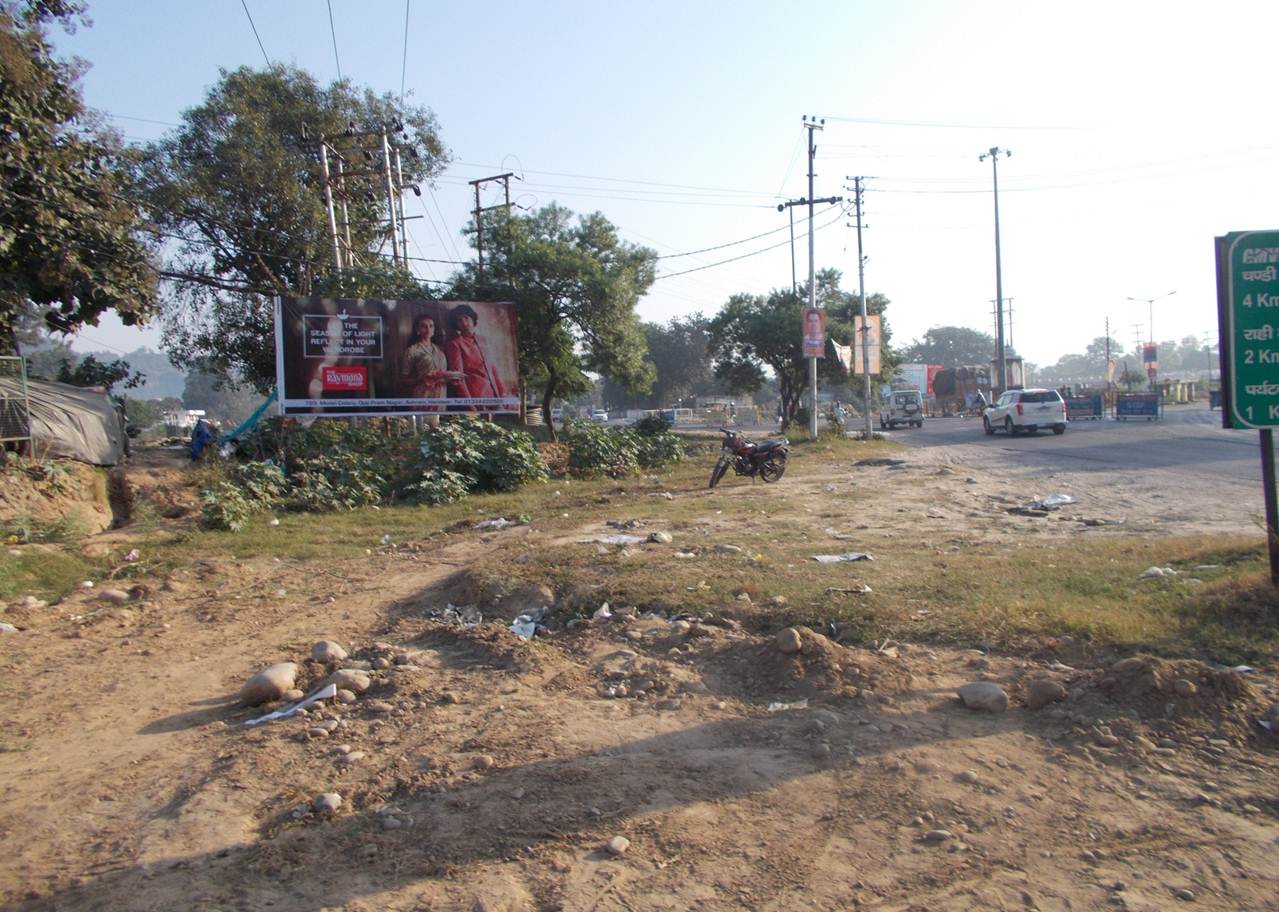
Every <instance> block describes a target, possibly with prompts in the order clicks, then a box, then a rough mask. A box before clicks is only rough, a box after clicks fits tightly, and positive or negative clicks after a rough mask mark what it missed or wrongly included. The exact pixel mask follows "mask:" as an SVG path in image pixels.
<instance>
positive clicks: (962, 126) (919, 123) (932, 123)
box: [825, 114, 1081, 130]
mask: <svg viewBox="0 0 1279 912" xmlns="http://www.w3.org/2000/svg"><path fill="white" fill-rule="evenodd" d="M825 119H826V120H837V121H840V122H841V123H859V124H878V125H879V126H886V127H937V128H943V129H958V130H1078V129H1081V128H1080V127H1062V126H1044V125H1034V126H1027V125H1020V126H1019V125H1015V124H980V123H979V124H973V123H954V122H952V121H943V120H887V119H881V118H876V117H839V116H837V115H833V114H827V115H825Z"/></svg>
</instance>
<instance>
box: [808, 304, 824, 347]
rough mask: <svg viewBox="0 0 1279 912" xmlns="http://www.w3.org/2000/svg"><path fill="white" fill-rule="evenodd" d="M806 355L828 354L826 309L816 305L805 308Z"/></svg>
mask: <svg viewBox="0 0 1279 912" xmlns="http://www.w3.org/2000/svg"><path fill="white" fill-rule="evenodd" d="M802 331H803V334H804V357H805V358H824V357H825V356H826V311H824V310H820V309H818V308H816V307H805V308H804V328H803V330H802Z"/></svg>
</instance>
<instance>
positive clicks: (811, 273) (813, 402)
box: [804, 115, 826, 440]
mask: <svg viewBox="0 0 1279 912" xmlns="http://www.w3.org/2000/svg"><path fill="white" fill-rule="evenodd" d="M825 124H826V119H825V118H822V120H821V123H818V121H817V118H815V117H814V118H812V119H811V120H810V119H809V118H808V116H807V115H805V116H804V129H805V130H807V131H808V306H809V309H812V310H815V309H816V308H817V276H816V271H817V269H816V260H815V259H814V248H813V178H814V177H815V176H816V174H815V173H814V171H813V159H814V157H816V155H817V146H816V145H814V144H813V131H814V130H824V129H825ZM808 393H809V395H808V436H809V437H811V438H812V439H813V440H816V439H817V359H816V358H809V359H808Z"/></svg>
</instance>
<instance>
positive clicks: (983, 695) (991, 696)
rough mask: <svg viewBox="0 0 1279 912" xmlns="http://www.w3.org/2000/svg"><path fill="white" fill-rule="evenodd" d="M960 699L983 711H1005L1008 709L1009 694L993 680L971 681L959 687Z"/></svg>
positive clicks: (967, 705) (970, 706)
mask: <svg viewBox="0 0 1279 912" xmlns="http://www.w3.org/2000/svg"><path fill="white" fill-rule="evenodd" d="M959 699H960V700H962V701H963V702H964V705H965V706H966V707H968V708H969V709H977V710H981V711H983V712H1004V711H1006V710H1007V709H1008V694H1007V693H1006V692H1005V691H1004V689H1003V688H1002V687H1000V686H999V685H998V684H996V683H995V682H993V681H970V682H969V683H967V684H965V685H963V686H962V687H960V688H959Z"/></svg>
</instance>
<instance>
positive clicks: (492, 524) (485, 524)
mask: <svg viewBox="0 0 1279 912" xmlns="http://www.w3.org/2000/svg"><path fill="white" fill-rule="evenodd" d="M514 525H516V523H514V522H512V521H511V520H509V519H507V518H506V517H505V516H499V517H498V518H497V519H484V520H480V521H479V522H477V523H476V524H475V528H476V529H505V528H506V527H507V526H514Z"/></svg>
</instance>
